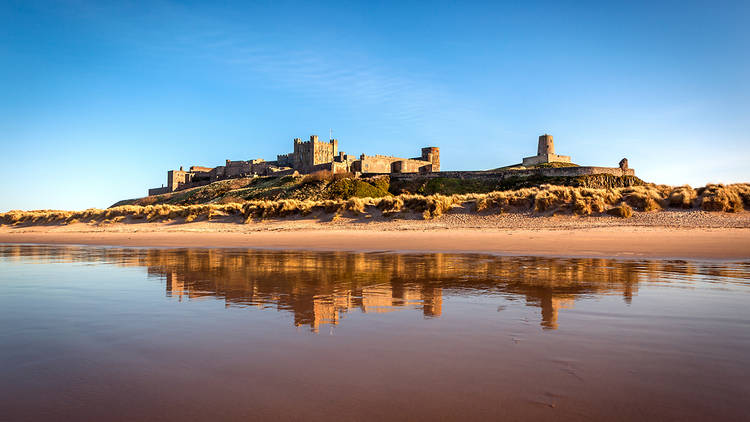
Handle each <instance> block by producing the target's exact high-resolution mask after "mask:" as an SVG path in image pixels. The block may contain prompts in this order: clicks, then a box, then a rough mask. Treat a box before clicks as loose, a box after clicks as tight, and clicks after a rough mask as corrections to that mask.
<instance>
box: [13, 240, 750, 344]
mask: <svg viewBox="0 0 750 422" xmlns="http://www.w3.org/2000/svg"><path fill="white" fill-rule="evenodd" d="M21 258H24V259H38V260H40V261H45V260H50V261H54V262H60V261H63V262H103V263H110V264H117V265H123V266H143V267H147V271H148V274H149V276H152V277H158V278H161V279H164V280H165V284H166V292H167V295H168V296H171V297H173V298H176V299H178V300H183V299H195V298H201V297H212V298H222V299H223V300H224V301H225V302H226V304H227V306H257V307H262V308H269V307H274V308H276V309H279V310H284V311H288V312H290V313H292V314H293V318H294V324H295V325H298V326H300V325H308V326H310V327H311V329H312V330H317V329H318V328H319V327H320V325H321V324H338V323H339V322H340V320H341V318H342V317H343V314H345V313H346V312H349V311H352V310H357V309H358V310H360V311H361V312H366V313H380V312H391V311H394V310H398V309H419V310H421V311H422V313H423V314H424V315H425V316H427V317H437V316H440V315H441V314H442V311H443V309H442V304H443V294H446V295H483V294H487V293H491V294H501V295H502V296H503V297H504V298H506V299H509V300H523V301H524V302H525V303H527V304H528V305H531V306H538V307H539V308H541V325H542V327H543V328H547V329H555V328H557V327H558V324H559V323H560V321H559V320H560V318H559V312H560V311H561V310H563V309H566V308H570V307H572V306H573V304H574V302H575V301H576V300H578V299H579V298H580V297H582V296H590V295H604V294H620V295H622V297H623V299H624V300H625V301H626V302H630V301H631V300H632V299H633V297H634V296H635V295H636V294H637V291H638V283H639V282H641V281H649V280H660V281H663V280H664V278H665V275H666V276H668V277H672V278H679V279H680V280H682V281H686V280H690V279H691V277H694V276H696V275H698V278H703V277H704V276H706V275H709V276H714V277H724V278H728V279H738V278H741V279H743V280H746V279H748V278H750V267H748V266H739V267H737V266H735V267H730V266H725V265H724V266H723V265H721V264H712V263H695V262H677V261H640V262H639V261H612V260H607V259H549V258H536V257H493V256H483V255H447V254H425V255H401V254H368V253H345V252H270V251H248V250H229V249H227V250H216V249H209V250H199V249H173V250H165V249H118V248H93V247H58V246H29V245H6V246H0V259H4V260H9V259H10V260H12V259H21Z"/></svg>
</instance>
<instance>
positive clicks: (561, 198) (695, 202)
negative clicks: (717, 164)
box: [0, 184, 750, 225]
mask: <svg viewBox="0 0 750 422" xmlns="http://www.w3.org/2000/svg"><path fill="white" fill-rule="evenodd" d="M457 206H460V207H464V208H466V209H469V210H473V211H474V212H496V213H506V212H531V213H534V214H537V215H549V214H576V215H601V214H608V215H617V216H621V217H625V218H627V217H629V216H630V215H632V210H635V211H640V212H649V211H658V210H661V209H665V208H670V207H671V208H681V209H701V210H704V211H724V212H740V211H743V210H744V209H746V208H750V184H733V185H708V186H705V187H702V188H698V189H693V188H691V187H690V186H678V187H671V186H664V185H646V186H635V187H627V188H612V189H592V188H580V187H569V186H552V185H543V186H541V187H538V188H537V187H534V188H526V189H518V190H512V191H502V192H491V193H486V194H463V195H450V196H446V195H429V196H422V195H410V194H403V195H398V196H392V197H384V198H357V197H354V198H350V199H348V200H343V199H338V200H319V201H313V200H296V199H283V200H275V201H263V200H259V201H246V202H239V200H238V202H227V203H217V204H202V205H184V206H182V205H146V206H141V205H124V206H119V207H113V208H108V209H104V210H101V209H88V210H84V211H55V210H37V211H9V212H6V213H2V214H0V224H3V225H49V224H73V223H77V222H82V223H90V224H112V223H119V222H155V221H185V222H191V221H197V220H216V219H227V218H229V219H234V220H242V221H245V222H250V221H253V220H256V219H265V218H279V217H286V216H290V215H309V214H312V213H319V214H335V215H343V214H346V213H349V214H352V215H362V214H372V213H377V212H379V213H381V214H382V215H384V216H394V215H397V214H399V213H415V214H418V215H421V216H422V217H423V218H425V219H430V218H435V217H438V216H440V215H442V214H445V213H446V212H448V211H450V210H451V209H452V208H453V207H457Z"/></svg>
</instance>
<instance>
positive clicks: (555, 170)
mask: <svg viewBox="0 0 750 422" xmlns="http://www.w3.org/2000/svg"><path fill="white" fill-rule="evenodd" d="M592 174H609V175H612V176H635V171H634V170H633V169H621V168H619V167H548V168H536V169H527V170H503V171H438V172H430V173H425V174H408V173H406V174H405V173H391V174H390V176H391V178H392V179H399V180H408V179H410V178H417V177H419V178H437V177H447V178H454V179H501V180H502V179H506V178H509V177H531V176H543V177H577V176H588V175H592ZM374 175H375V174H366V173H363V174H362V176H374Z"/></svg>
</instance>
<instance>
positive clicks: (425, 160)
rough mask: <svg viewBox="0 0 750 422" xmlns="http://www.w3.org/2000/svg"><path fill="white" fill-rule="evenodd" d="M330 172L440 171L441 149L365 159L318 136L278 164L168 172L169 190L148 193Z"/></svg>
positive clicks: (234, 163)
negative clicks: (235, 180)
mask: <svg viewBox="0 0 750 422" xmlns="http://www.w3.org/2000/svg"><path fill="white" fill-rule="evenodd" d="M321 170H327V171H330V172H332V173H346V172H351V173H354V174H362V173H369V174H390V173H429V172H437V171H440V148H437V147H426V148H422V155H421V156H420V157H416V158H401V157H392V156H388V155H365V154H362V155H360V156H359V158H357V157H355V156H353V155H350V154H347V153H345V152H344V151H339V141H338V140H336V139H331V140H330V141H328V142H326V141H320V140H318V136H317V135H312V136H310V140H309V141H302V140H301V139H300V138H296V139H294V152H291V153H289V154H282V155H277V156H276V160H275V161H265V160H263V159H253V160H247V161H231V160H227V161H226V163H225V165H223V166H218V167H201V166H191V167H190V169H189V170H183V168H182V167H180V169H179V170H169V171H168V172H167V186H163V185H162V187H160V188H153V189H149V190H148V194H149V196H150V195H161V194H164V193H169V192H174V191H176V190H180V189H186V188H189V187H194V186H200V185H204V184H207V183H211V182H214V181H217V180H223V179H230V178H236V177H251V176H286V175H294V174H309V173H314V172H316V171H321Z"/></svg>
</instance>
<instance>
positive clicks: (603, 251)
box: [0, 223, 750, 261]
mask: <svg viewBox="0 0 750 422" xmlns="http://www.w3.org/2000/svg"><path fill="white" fill-rule="evenodd" d="M318 225H320V224H318ZM75 226H79V227H72V226H63V227H59V226H49V227H40V226H34V227H26V228H8V227H1V228H0V243H13V244H48V245H92V246H93V245H96V246H115V247H158V248H164V247H167V248H249V249H273V250H316V251H353V252H354V251H358V252H403V253H483V254H494V255H509V256H514V255H515V256H546V257H581V258H583V257H585V258H617V259H693V260H729V261H742V260H750V229H745V228H669V227H633V226H613V227H592V228H575V229H571V228H567V229H551V228H539V229H512V228H490V227H484V228H467V227H456V228H449V229H448V228H442V227H441V228H434V227H433V228H430V227H422V229H421V230H419V229H397V230H372V229H362V228H356V227H351V226H350V225H341V226H335V227H324V228H321V227H306V226H300V227H283V226H278V227H277V226H273V225H271V226H268V227H265V228H258V227H254V228H252V229H247V228H246V227H243V226H239V227H233V226H237V225H231V224H222V223H198V224H197V225H185V224H181V225H178V226H177V227H175V226H170V225H166V224H148V225H146V227H144V226H138V227H133V226H134V225H131V226H130V227H127V226H128V225H118V226H120V227H108V228H103V229H102V228H98V227H95V226H89V225H85V224H80V225H75ZM122 226H125V227H122ZM188 226H192V227H188ZM207 226H208V227H207ZM188 229H189V230H188Z"/></svg>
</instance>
